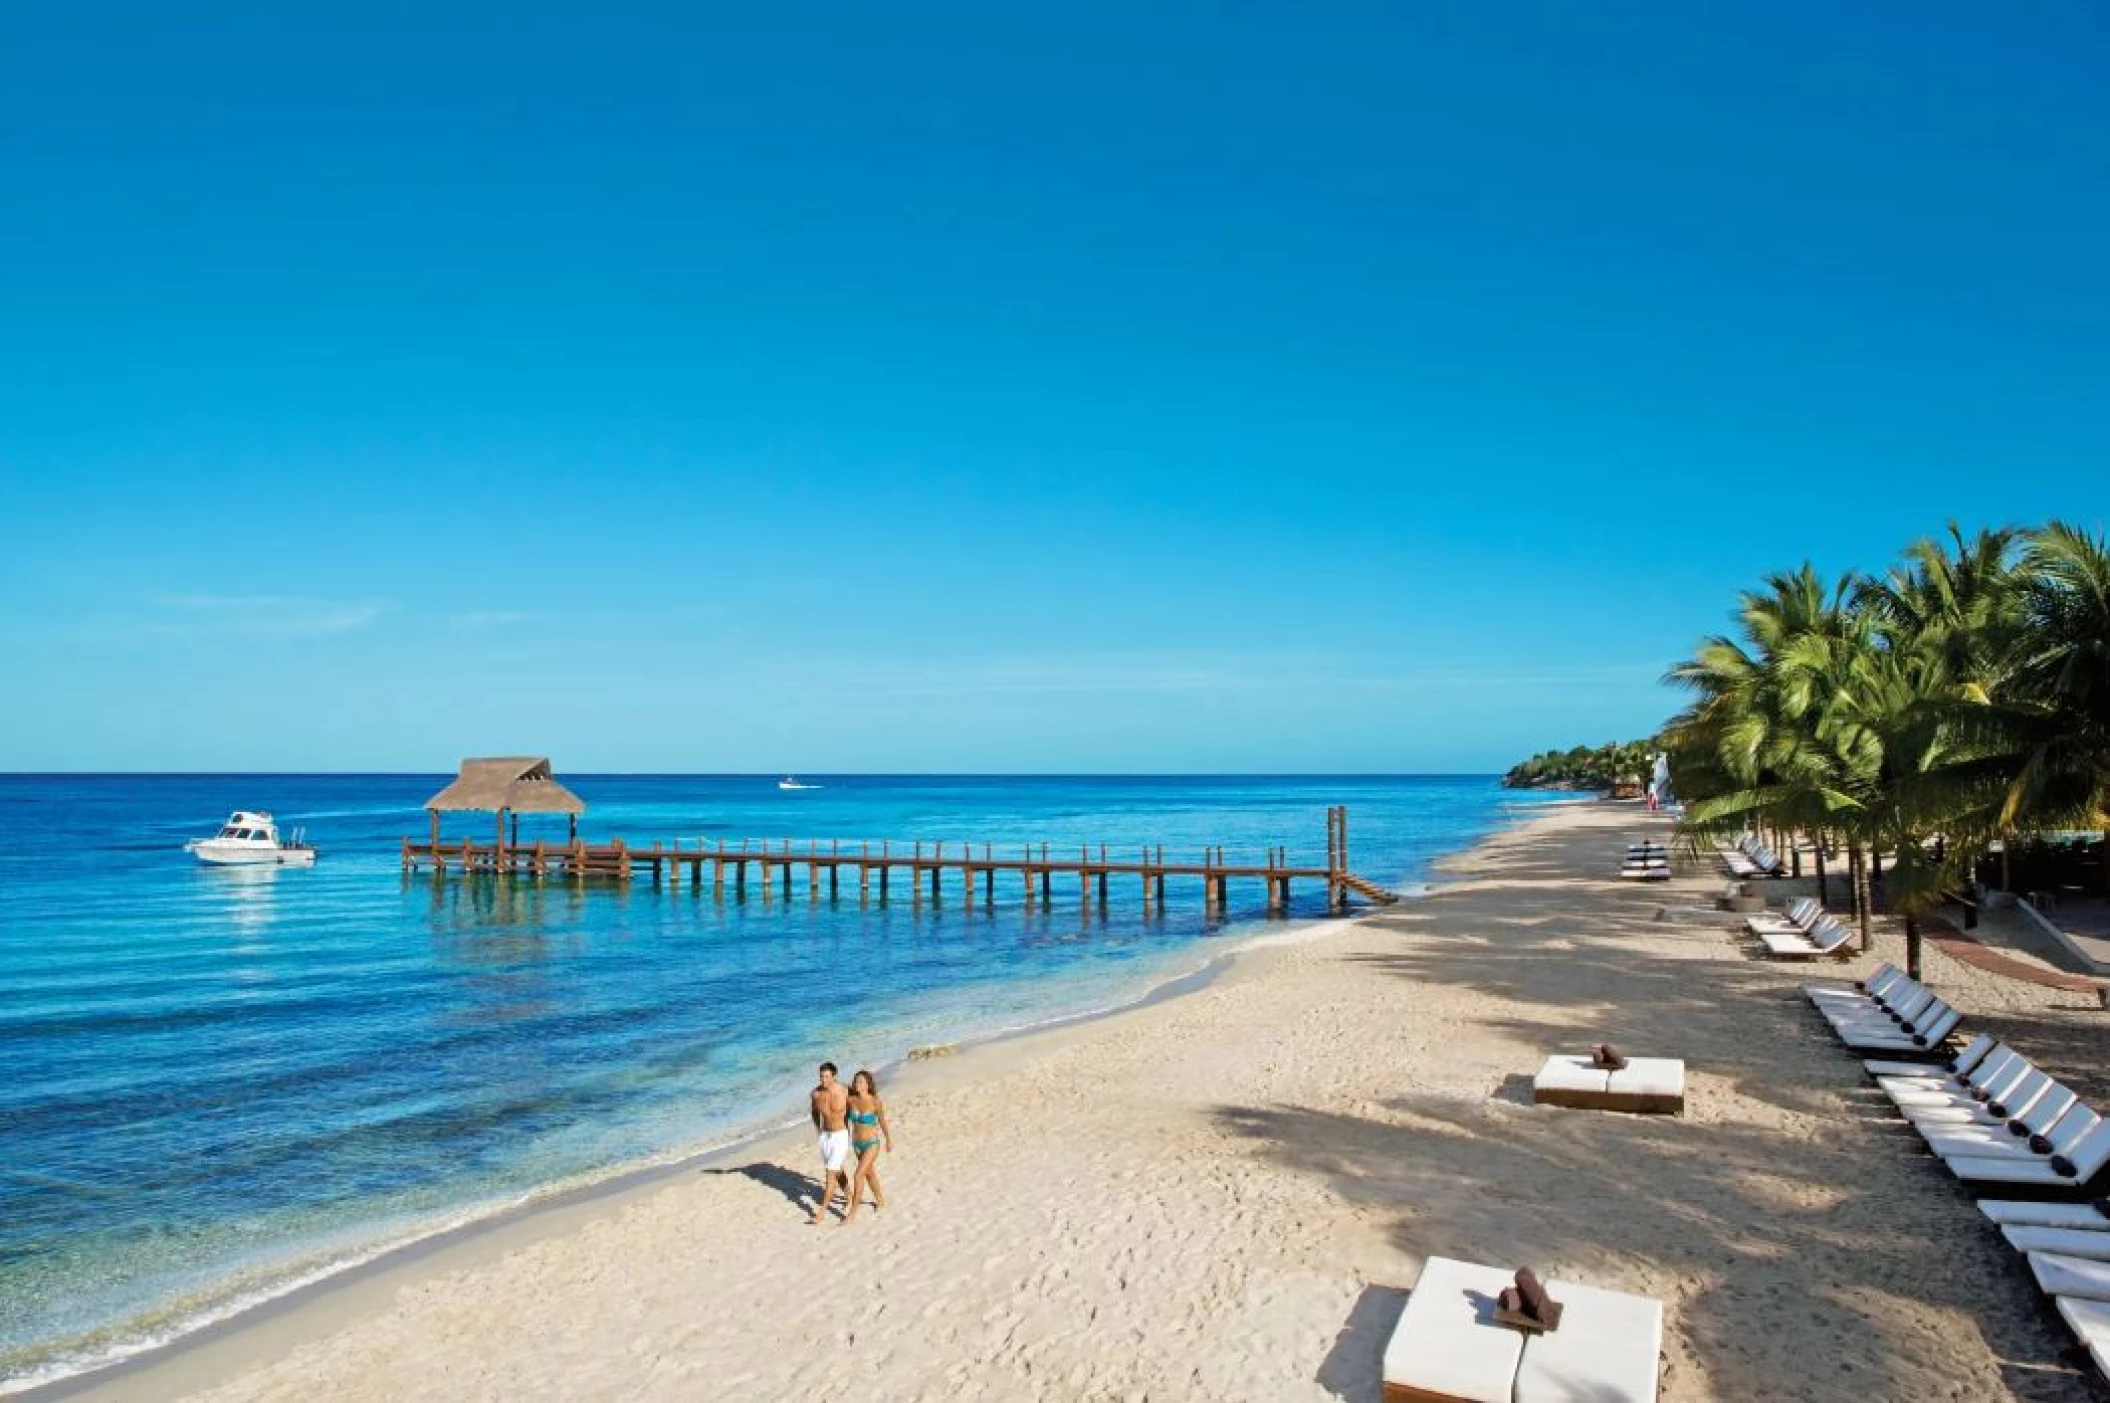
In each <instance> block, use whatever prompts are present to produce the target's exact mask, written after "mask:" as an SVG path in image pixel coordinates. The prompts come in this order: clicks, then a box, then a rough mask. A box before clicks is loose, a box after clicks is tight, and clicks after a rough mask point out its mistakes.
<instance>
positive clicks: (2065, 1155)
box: [1942, 1112, 2110, 1195]
mask: <svg viewBox="0 0 2110 1403" xmlns="http://www.w3.org/2000/svg"><path fill="white" fill-rule="evenodd" d="M2069 1114H2071V1113H2070V1112H2069ZM1942 1162H1943V1163H1944V1164H1946V1165H1948V1166H1949V1172H1950V1173H1951V1174H1954V1175H1955V1176H1956V1177H1957V1178H1959V1179H1961V1180H1963V1181H1964V1182H1965V1183H1966V1184H1974V1185H1975V1184H1998V1185H2000V1186H2001V1187H2002V1188H2003V1189H2005V1190H2008V1191H2009V1192H2011V1193H2014V1192H2024V1191H2040V1192H2044V1193H2054V1194H2068V1195H2071V1194H2077V1193H2079V1192H2081V1191H2083V1190H2085V1189H2086V1188H2087V1187H2088V1186H2089V1185H2090V1184H2091V1183H2092V1182H2093V1181H2094V1180H2095V1178H2096V1176H2097V1175H2099V1174H2101V1173H2102V1172H2103V1167H2104V1166H2105V1165H2110V1121H2106V1120H2101V1119H2098V1120H2097V1121H2096V1122H2095V1124H2094V1125H2093V1126H2092V1127H2091V1128H2090V1129H2089V1130H2088V1132H2087V1133H2086V1134H2084V1135H2082V1136H2081V1137H2080V1138H2079V1139H2078V1140H2075V1141H2073V1142H2072V1143H2071V1144H2070V1145H2068V1146H2067V1147H2066V1149H2065V1150H2064V1151H2062V1152H2061V1153H2058V1154H2054V1155H2029V1156H2018V1155H1955V1156H1951V1157H1948V1158H1945V1159H1944V1160H1943V1161H1942Z"/></svg>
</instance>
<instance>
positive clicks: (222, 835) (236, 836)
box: [183, 809, 315, 867]
mask: <svg viewBox="0 0 2110 1403" xmlns="http://www.w3.org/2000/svg"><path fill="white" fill-rule="evenodd" d="M301 837H302V834H301V833H300V832H298V831H296V832H295V833H294V834H293V836H292V838H290V839H281V838H280V837H279V836H278V825H277V824H275V823H273V822H272V821H271V815H269V814H259V813H251V812H250V811H249V810H247V809H238V810H236V811H235V813H234V814H233V815H232V816H231V817H230V818H229V819H228V820H227V822H226V824H225V825H224V826H223V827H222V828H221V829H220V831H219V832H218V833H215V834H214V835H213V836H212V837H210V838H193V839H191V840H190V841H189V842H188V843H185V844H184V845H183V850H184V851H185V852H187V853H190V854H191V855H192V856H194V857H196V858H197V859H198V861H200V862H210V863H213V864H214V865H216V866H220V867H255V866H261V865H264V864H271V865H275V866H279V867H313V866H314V865H315V849H314V848H312V847H310V846H308V845H307V844H306V843H304V842H302V841H301Z"/></svg>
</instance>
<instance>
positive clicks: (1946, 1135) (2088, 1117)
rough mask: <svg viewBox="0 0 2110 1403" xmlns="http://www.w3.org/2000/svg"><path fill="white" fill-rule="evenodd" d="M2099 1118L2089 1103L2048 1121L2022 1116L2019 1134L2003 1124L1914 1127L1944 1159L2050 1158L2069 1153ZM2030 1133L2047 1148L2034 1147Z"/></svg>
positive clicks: (1932, 1149) (2093, 1127) (1935, 1152)
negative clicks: (2021, 1127)
mask: <svg viewBox="0 0 2110 1403" xmlns="http://www.w3.org/2000/svg"><path fill="white" fill-rule="evenodd" d="M2100 1119H2102V1117H2100V1116H2098V1115H2097V1114H2096V1113H2095V1112H2094V1111H2091V1110H2089V1109H2088V1108H2087V1107H2086V1106H2075V1107H2074V1108H2073V1109H2072V1110H2071V1111H2070V1112H2068V1113H2066V1114H2065V1115H2063V1116H2054V1117H2052V1119H2051V1121H2050V1122H2049V1124H2048V1125H2047V1124H2046V1122H2044V1121H2043V1120H2042V1119H2041V1118H2040V1119H2038V1120H2034V1121H2032V1120H2022V1121H2021V1123H2022V1124H2023V1125H2024V1126H2026V1127H2027V1128H2026V1129H2025V1130H2024V1131H2023V1133H2022V1134H2020V1135H2015V1134H2010V1133H2009V1131H2008V1128H2007V1127H2006V1126H2004V1125H2002V1126H1989V1125H1922V1126H1915V1127H1914V1129H1916V1130H1918V1131H1919V1133H1920V1138H1921V1139H1923V1140H1925V1141H1926V1142H1927V1148H1928V1150H1930V1151H1931V1152H1933V1153H1934V1154H1935V1155H1937V1156H1939V1157H1940V1158H1942V1159H1944V1160H1951V1159H1984V1158H1992V1157H2006V1158H2011V1159H2047V1160H2048V1159H2050V1158H2051V1157H2052V1156H2053V1155H2065V1156H2068V1157H2070V1156H2071V1152H2072V1150H2073V1147H2074V1146H2075V1145H2076V1144H2077V1143H2079V1141H2080V1139H2081V1137H2082V1136H2084V1135H2086V1134H2087V1133H2088V1132H2089V1131H2091V1130H2093V1129H2095V1123H2096V1122H2097V1121H2098V1120H2100ZM2031 1136H2036V1137H2038V1140H2037V1143H2038V1144H2041V1145H2043V1146H2045V1148H2044V1149H2042V1150H2038V1149H2036V1148H2035V1147H2033V1146H2032V1145H2031V1144H2030V1137H2031Z"/></svg>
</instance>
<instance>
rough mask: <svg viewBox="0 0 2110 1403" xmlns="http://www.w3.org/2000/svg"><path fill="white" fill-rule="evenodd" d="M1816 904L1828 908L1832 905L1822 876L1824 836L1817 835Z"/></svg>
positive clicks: (1829, 889)
mask: <svg viewBox="0 0 2110 1403" xmlns="http://www.w3.org/2000/svg"><path fill="white" fill-rule="evenodd" d="M1816 851H1817V904H1818V905H1819V906H1824V907H1828V906H1830V905H1831V904H1832V894H1831V888H1830V886H1829V885H1828V884H1827V883H1826V881H1825V876H1824V835H1823V834H1822V833H1820V834H1818V835H1817V849H1816Z"/></svg>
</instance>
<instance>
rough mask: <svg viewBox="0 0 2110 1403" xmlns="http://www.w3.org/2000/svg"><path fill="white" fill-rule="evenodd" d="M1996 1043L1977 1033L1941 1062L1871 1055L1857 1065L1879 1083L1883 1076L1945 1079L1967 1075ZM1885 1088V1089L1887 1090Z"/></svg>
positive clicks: (1987, 1036) (1991, 1037)
mask: <svg viewBox="0 0 2110 1403" xmlns="http://www.w3.org/2000/svg"><path fill="white" fill-rule="evenodd" d="M1998 1046H2000V1043H1999V1040H1998V1039H1996V1038H1994V1037H1993V1035H1992V1034H1990V1033H1980V1034H1979V1035H1978V1036H1977V1037H1975V1038H1973V1039H1971V1041H1970V1042H1968V1043H1966V1044H1965V1045H1964V1049H1963V1051H1961V1052H1959V1053H1957V1054H1956V1055H1955V1056H1954V1057H1952V1058H1950V1059H1949V1061H1948V1062H1947V1063H1946V1064H1944V1063H1940V1062H1886V1061H1883V1060H1882V1059H1880V1058H1874V1057H1871V1058H1869V1059H1868V1060H1867V1061H1865V1062H1863V1063H1862V1064H1861V1065H1862V1066H1863V1067H1865V1068H1866V1069H1867V1070H1868V1075H1870V1076H1872V1077H1874V1078H1875V1079H1876V1080H1877V1081H1878V1082H1881V1081H1882V1080H1883V1078H1885V1077H1910V1078H1912V1079H1914V1080H1916V1081H1933V1082H1937V1083H1939V1082H1946V1081H1948V1080H1949V1079H1950V1078H1951V1077H1956V1076H1968V1075H1969V1074H1970V1071H1971V1069H1972V1068H1973V1067H1976V1066H1977V1065H1978V1064H1979V1063H1981V1062H1983V1061H1984V1060H1985V1059H1986V1056H1987V1054H1988V1053H1990V1052H1992V1050H1993V1049H1994V1048H1996V1047H1998ZM1887 1089H1888V1088H1886V1090H1887Z"/></svg>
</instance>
